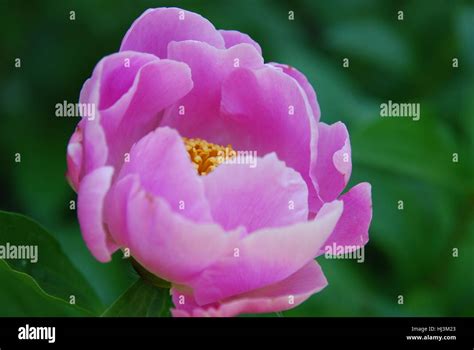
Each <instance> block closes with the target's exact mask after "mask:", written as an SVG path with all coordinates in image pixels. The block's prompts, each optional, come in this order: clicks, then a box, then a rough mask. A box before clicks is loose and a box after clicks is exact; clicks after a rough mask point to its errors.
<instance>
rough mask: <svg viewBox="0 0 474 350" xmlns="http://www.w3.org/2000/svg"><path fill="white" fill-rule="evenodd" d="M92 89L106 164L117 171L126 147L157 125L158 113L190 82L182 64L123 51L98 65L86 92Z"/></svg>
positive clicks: (183, 92)
mask: <svg viewBox="0 0 474 350" xmlns="http://www.w3.org/2000/svg"><path fill="white" fill-rule="evenodd" d="M93 85H98V87H97V88H96V90H97V89H98V90H100V91H101V93H100V94H99V95H98V97H96V99H97V100H95V101H94V102H95V103H96V104H97V105H98V106H99V116H100V124H101V125H102V127H103V129H104V132H105V135H106V139H107V144H108V151H109V153H108V160H107V163H108V164H110V165H113V166H114V167H116V169H119V168H120V166H121V165H122V162H123V160H124V156H125V153H127V152H128V151H129V150H130V147H131V146H132V145H133V144H134V143H135V142H137V141H138V140H139V139H140V138H141V137H143V136H144V135H146V134H147V133H148V132H150V131H152V130H154V129H155V128H156V127H157V126H158V125H159V123H160V120H161V112H162V111H163V110H164V109H165V108H166V107H168V106H170V105H172V104H173V103H175V102H176V101H177V100H179V99H180V98H181V97H183V96H184V95H186V94H187V93H188V92H189V90H191V88H192V80H191V71H190V69H189V67H188V66H187V65H185V64H184V63H180V62H174V61H170V60H159V59H158V58H157V57H155V56H153V55H149V54H143V53H138V52H129V51H124V52H120V53H117V54H113V55H110V56H107V57H106V58H104V59H103V60H102V61H101V62H99V64H98V65H97V67H96V69H95V70H94V74H93V75H92V78H91V79H90V81H89V82H88V87H87V89H88V90H90V89H92V88H93ZM84 95H87V94H86V93H85V94H84ZM83 122H86V120H83ZM94 122H95V121H94Z"/></svg>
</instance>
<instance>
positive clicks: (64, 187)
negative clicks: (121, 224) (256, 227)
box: [0, 0, 474, 316]
mask: <svg viewBox="0 0 474 350" xmlns="http://www.w3.org/2000/svg"><path fill="white" fill-rule="evenodd" d="M176 5H177V3H176V1H172V0H158V1H157V0H141V1H133V2H132V1H115V0H114V1H112V0H104V1H101V2H97V1H92V0H86V1H78V0H73V1H69V2H58V1H54V0H45V1H41V2H25V1H15V2H8V5H7V2H2V3H1V4H0V20H1V22H2V24H3V26H4V28H7V29H6V30H5V33H4V34H5V35H3V36H2V38H1V39H0V40H1V41H2V42H1V46H2V65H0V76H1V77H2V84H0V105H1V106H2V107H1V110H2V113H1V115H2V127H1V128H0V149H1V152H0V164H1V169H2V171H1V172H0V182H1V183H2V194H1V196H0V208H1V209H4V210H8V211H14V212H21V213H24V214H26V215H27V216H29V217H32V218H34V219H35V220H38V221H39V222H41V223H42V224H43V225H44V226H45V227H47V228H48V229H49V231H50V233H47V232H46V231H45V230H44V229H43V228H42V227H40V226H38V225H37V224H36V223H35V222H33V221H31V220H29V219H26V218H24V217H23V216H19V215H16V214H9V213H3V212H2V213H0V243H2V242H7V241H9V242H11V243H13V242H17V243H18V244H21V243H23V242H28V243H29V244H33V243H31V242H37V244H38V246H39V254H40V255H39V258H40V260H39V262H38V263H37V264H29V263H27V264H26V265H22V263H21V262H19V261H7V263H6V262H4V261H0V286H1V288H0V316H3V315H8V316H21V315H35V316H47V315H83V314H89V313H88V312H86V311H84V310H90V312H92V314H94V315H100V314H102V313H103V311H104V310H106V309H107V307H109V308H108V309H107V311H106V315H109V316H111V315H130V316H133V315H136V316H138V315H142V316H145V315H158V314H160V312H161V311H163V310H164V304H162V303H163V302H165V301H167V302H169V296H167V295H165V294H166V292H165V291H164V290H162V291H160V290H155V289H153V288H151V287H150V286H148V285H146V283H144V282H143V281H141V280H138V281H137V275H136V274H135V273H134V272H133V271H132V270H131V268H130V266H129V265H130V264H129V262H128V261H127V259H122V257H121V256H120V253H118V254H116V255H115V256H114V258H113V261H112V262H111V263H109V264H100V263H98V262H97V261H95V260H94V259H93V257H92V256H91V255H90V253H89V252H88V250H87V248H86V247H85V244H84V242H83V241H82V238H81V235H80V231H79V227H78V224H77V218H76V212H75V211H74V210H69V201H70V200H74V199H75V194H74V192H73V191H72V190H71V189H70V188H69V186H68V184H67V182H66V181H65V179H64V172H65V169H66V163H65V158H66V156H65V154H66V145H67V141H68V138H69V137H70V135H71V133H72V131H73V130H74V127H75V124H76V122H77V120H74V119H67V118H56V117H54V110H55V109H54V106H55V104H56V103H61V102H62V101H64V100H67V101H76V100H77V98H78V96H79V91H80V88H81V86H82V84H83V82H84V81H85V79H87V77H88V76H90V74H91V72H92V69H93V67H94V66H95V64H96V63H97V61H98V60H99V59H100V58H102V57H103V56H105V55H108V54H110V53H112V52H114V51H116V50H118V48H119V45H120V41H121V38H122V37H123V35H124V34H125V32H126V30H127V29H128V27H129V26H130V24H131V23H132V22H133V20H135V18H136V17H138V16H139V15H140V14H141V13H142V12H143V11H144V10H145V9H147V8H150V7H159V6H176ZM178 5H179V6H180V7H183V8H185V9H189V10H192V11H196V12H198V13H200V14H201V15H203V16H204V17H207V18H208V19H209V20H210V21H211V22H212V23H214V24H215V25H216V26H217V27H218V28H225V29H235V30H240V31H244V32H247V33H249V34H250V35H251V36H252V37H253V38H254V39H256V40H257V41H258V42H259V43H260V44H261V46H262V48H263V53H264V57H265V60H266V61H268V62H270V61H275V62H282V63H286V64H289V65H292V66H294V67H296V68H297V69H299V70H300V71H302V72H303V73H305V74H306V76H307V77H308V79H309V81H310V82H311V83H312V84H313V85H314V86H315V88H316V92H317V94H318V100H319V103H320V106H321V111H322V116H321V118H322V121H325V122H327V123H333V122H335V121H338V120H341V121H343V122H344V123H345V124H346V125H347V126H348V129H349V131H350V134H351V142H352V155H353V175H352V179H351V184H350V185H351V186H352V185H355V184H356V183H358V182H360V181H368V182H370V183H371V184H372V189H373V208H374V213H373V214H374V216H373V223H372V226H371V230H370V242H369V244H368V245H367V246H366V248H365V254H366V259H365V262H364V263H363V264H358V263H357V262H355V261H354V260H346V261H342V260H326V259H324V257H320V258H318V261H319V262H320V263H321V265H322V266H323V268H324V271H325V274H326V276H327V279H328V281H329V285H328V287H327V288H325V289H324V290H323V291H321V292H320V293H318V294H316V295H315V296H313V297H312V298H311V299H310V300H309V301H307V302H305V303H304V304H302V305H301V306H299V307H298V308H295V309H294V310H291V311H288V312H285V313H284V315H288V316H392V315H393V316H409V315H413V316H426V315H439V316H473V315H474V300H473V298H472V295H473V294H474V275H473V273H472V266H474V251H473V247H474V241H473V237H474V222H473V218H472V213H473V212H474V204H473V203H474V183H473V170H474V49H473V48H474V46H473V45H474V44H473V43H474V42H473V40H472V38H474V26H473V25H472V23H473V18H474V6H473V4H472V2H469V1H462V0H459V1H450V2H446V1H443V0H420V1H413V2H407V3H402V4H401V3H400V2H399V1H395V0H393V1H384V2H382V1H377V0H360V1H346V0H332V1H314V0H299V1H293V0H291V1H290V0H275V1H264V0H259V1H253V0H252V1H251V0H229V1H220V0H206V1H198V2H197V1H195V0H184V1H180V2H179V4H178ZM7 6H8V8H7ZM70 10H75V11H76V20H75V21H73V22H72V21H69V11H70ZM399 10H403V11H404V20H403V21H399V20H398V19H397V12H398V11H399ZM288 11H294V13H295V20H294V21H289V20H288ZM16 57H20V58H21V59H22V68H21V69H16V68H14V66H13V64H14V58H16ZM345 57H348V58H349V59H350V66H349V67H348V68H344V67H343V66H342V60H343V58H345ZM453 58H458V59H459V67H458V68H453V67H452V59H453ZM389 99H390V100H392V101H394V102H412V103H421V119H420V121H418V122H415V121H411V120H410V119H408V118H381V117H380V116H379V110H380V109H379V108H380V104H381V103H385V102H387V101H388V100H389ZM16 153H21V157H22V162H21V163H15V162H14V156H15V154H16ZM453 153H457V154H458V157H459V161H458V162H457V163H455V162H453V161H452V157H453ZM400 200H402V201H403V204H404V209H403V210H399V209H398V203H399V201H400ZM13 226H15V227H17V226H18V229H15V230H13V229H12V227H13ZM455 248H456V249H458V252H459V255H458V257H454V256H453V249H455ZM132 284H133V286H132V287H130V286H131V285H132ZM4 286H8V287H4ZM125 291H126V292H125ZM71 294H74V295H75V296H76V302H77V307H73V306H71V305H69V304H68V300H69V295H71ZM398 295H403V296H404V301H405V303H404V304H402V305H400V304H398V303H397V297H398ZM117 298H120V299H119V300H118V301H116V302H115V303H114V300H116V299H117ZM128 300H132V302H129V301H128ZM111 305H113V306H111ZM160 310H161V311H160Z"/></svg>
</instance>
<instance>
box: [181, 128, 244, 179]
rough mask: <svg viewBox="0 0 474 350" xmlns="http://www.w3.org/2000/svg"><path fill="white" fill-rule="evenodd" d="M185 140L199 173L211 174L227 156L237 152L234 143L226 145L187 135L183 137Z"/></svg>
mask: <svg viewBox="0 0 474 350" xmlns="http://www.w3.org/2000/svg"><path fill="white" fill-rule="evenodd" d="M183 141H184V144H185V146H186V151H188V154H189V158H190V159H191V161H192V162H193V164H194V167H195V168H196V171H197V172H198V174H199V175H207V174H209V173H210V172H211V171H213V170H214V169H215V168H216V167H217V166H218V165H220V164H222V163H223V162H224V160H225V159H226V158H233V157H234V156H235V154H236V152H235V151H234V150H233V149H232V145H227V147H224V146H220V145H216V144H215V143H210V142H207V141H205V140H203V139H188V138H187V137H183Z"/></svg>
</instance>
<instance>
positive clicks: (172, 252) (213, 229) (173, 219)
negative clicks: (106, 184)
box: [127, 175, 242, 284]
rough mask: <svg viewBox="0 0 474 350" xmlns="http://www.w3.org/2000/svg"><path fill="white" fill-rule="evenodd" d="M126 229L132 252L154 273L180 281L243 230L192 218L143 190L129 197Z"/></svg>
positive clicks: (211, 260)
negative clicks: (175, 210)
mask: <svg viewBox="0 0 474 350" xmlns="http://www.w3.org/2000/svg"><path fill="white" fill-rule="evenodd" d="M130 176H133V175H130ZM127 231H128V237H129V242H130V245H129V248H130V252H131V255H132V256H133V257H134V258H135V259H136V260H137V261H138V262H139V263H140V264H141V265H142V266H144V267H145V268H146V269H148V270H149V271H150V272H152V273H154V274H155V275H157V276H159V277H161V278H163V279H165V280H168V281H171V282H173V283H180V284H187V283H188V281H189V280H190V279H191V278H193V277H194V276H195V275H197V274H199V273H200V272H202V271H203V270H204V269H206V268H207V267H208V266H210V265H212V264H214V263H215V262H216V261H217V260H218V259H219V258H221V257H222V256H223V255H224V254H225V253H227V252H229V251H231V250H232V247H235V245H236V242H237V239H238V237H239V236H240V235H241V234H242V232H241V231H242V230H236V231H233V232H227V233H226V232H225V231H224V230H223V229H222V228H221V227H220V226H219V225H216V224H208V223H206V224H203V223H197V222H195V221H191V220H189V219H187V218H186V217H184V216H183V215H180V214H177V213H175V212H174V211H173V210H172V209H171V208H170V206H169V204H168V203H167V202H166V200H164V199H162V198H159V197H156V196H154V195H152V194H150V193H147V192H145V191H144V190H138V191H136V192H135V193H133V194H131V195H130V196H129V198H128V203H127Z"/></svg>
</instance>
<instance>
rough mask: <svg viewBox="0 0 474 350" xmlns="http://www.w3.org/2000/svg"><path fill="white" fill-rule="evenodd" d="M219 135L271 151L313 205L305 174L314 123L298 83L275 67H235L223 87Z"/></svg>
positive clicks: (311, 158)
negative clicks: (295, 177) (293, 174)
mask: <svg viewBox="0 0 474 350" xmlns="http://www.w3.org/2000/svg"><path fill="white" fill-rule="evenodd" d="M220 120H221V123H225V125H226V128H225V131H224V132H221V134H220V135H221V136H220V137H221V138H224V139H225V140H226V142H227V143H230V144H232V146H233V147H234V149H237V150H256V151H257V152H258V154H259V155H260V156H263V155H265V154H267V153H271V152H276V154H277V156H278V158H279V159H280V160H283V161H284V162H285V163H286V165H287V166H289V167H291V168H293V169H295V170H296V171H298V172H299V173H300V174H301V176H302V177H303V179H304V180H305V182H306V184H307V186H308V190H309V206H310V210H313V207H315V203H317V200H318V197H317V193H316V190H315V188H314V183H313V180H312V179H311V177H310V166H311V165H313V164H315V162H316V147H317V146H316V145H317V137H318V136H317V131H318V130H317V125H316V123H315V121H314V117H313V115H312V111H311V107H310V106H309V104H308V100H307V98H306V95H305V93H304V91H303V90H302V88H301V87H300V86H299V85H298V83H297V82H296V80H295V79H293V78H292V77H290V76H288V75H287V74H284V73H283V72H281V71H280V70H278V69H275V68H274V67H269V66H265V67H264V68H261V69H254V70H249V69H238V70H235V71H234V72H233V73H231V74H230V75H229V77H228V78H227V79H226V80H225V81H224V84H223V87H222V109H221V117H220Z"/></svg>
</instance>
